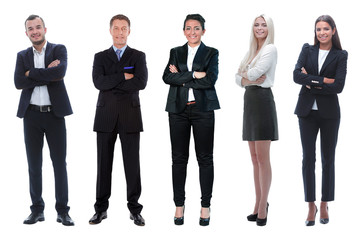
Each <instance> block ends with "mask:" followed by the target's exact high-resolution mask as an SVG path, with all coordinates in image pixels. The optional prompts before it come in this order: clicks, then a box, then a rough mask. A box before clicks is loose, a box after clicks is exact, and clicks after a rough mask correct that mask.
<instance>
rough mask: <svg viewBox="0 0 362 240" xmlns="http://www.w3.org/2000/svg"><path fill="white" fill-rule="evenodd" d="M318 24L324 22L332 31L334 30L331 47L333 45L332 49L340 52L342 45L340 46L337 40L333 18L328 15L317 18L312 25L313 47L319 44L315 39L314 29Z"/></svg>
mask: <svg viewBox="0 0 362 240" xmlns="http://www.w3.org/2000/svg"><path fill="white" fill-rule="evenodd" d="M318 22H326V23H328V24H329V26H331V28H332V31H333V30H334V29H336V31H335V33H334V35H333V37H332V45H333V47H335V48H337V49H339V50H342V45H341V41H340V40H339V36H338V31H337V27H336V24H335V23H334V20H333V18H332V17H331V16H329V15H322V16H320V17H319V18H317V20H316V21H315V24H314V45H318V44H319V41H318V39H317V33H316V29H315V26H316V25H317V23H318Z"/></svg>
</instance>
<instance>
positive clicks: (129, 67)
mask: <svg viewBox="0 0 362 240" xmlns="http://www.w3.org/2000/svg"><path fill="white" fill-rule="evenodd" d="M132 68H134V67H133V66H131V67H124V68H123V69H132Z"/></svg>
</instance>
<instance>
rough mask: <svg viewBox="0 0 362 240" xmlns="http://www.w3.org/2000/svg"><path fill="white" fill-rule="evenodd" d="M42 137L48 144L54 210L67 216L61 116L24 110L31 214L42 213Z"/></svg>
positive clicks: (64, 147) (63, 136) (65, 169)
mask: <svg viewBox="0 0 362 240" xmlns="http://www.w3.org/2000/svg"><path fill="white" fill-rule="evenodd" d="M44 135H45V137H46V140H47V142H48V146H49V152H50V158H51V160H52V163H53V168H54V179H55V199H56V204H55V208H56V210H57V212H58V213H60V214H61V213H67V212H68V211H69V207H68V206H67V204H68V177H67V168H66V165H67V164H66V160H65V158H66V144H67V142H66V128H65V120H64V117H61V118H59V117H56V116H55V115H54V114H53V113H52V112H46V113H45V112H40V111H35V110H30V109H28V110H27V112H26V115H25V117H24V139H25V147H26V154H27V159H28V168H29V183H30V196H31V200H32V205H31V207H30V209H31V211H32V212H43V210H44V201H43V198H42V165H43V153H42V150H43V145H44Z"/></svg>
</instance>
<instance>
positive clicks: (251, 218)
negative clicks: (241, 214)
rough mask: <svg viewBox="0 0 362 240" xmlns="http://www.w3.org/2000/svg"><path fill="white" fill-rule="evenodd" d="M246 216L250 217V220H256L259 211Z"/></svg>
mask: <svg viewBox="0 0 362 240" xmlns="http://www.w3.org/2000/svg"><path fill="white" fill-rule="evenodd" d="M246 218H247V219H248V221H249V222H255V221H256V219H257V218H258V213H255V214H250V215H249V216H247V217H246Z"/></svg>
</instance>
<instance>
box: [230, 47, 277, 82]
mask: <svg viewBox="0 0 362 240" xmlns="http://www.w3.org/2000/svg"><path fill="white" fill-rule="evenodd" d="M277 58H278V52H277V48H276V47H275V46H274V44H268V45H266V46H265V47H263V49H262V50H261V52H260V57H259V58H258V59H256V58H254V59H253V60H252V61H251V63H250V64H249V66H248V71H247V76H248V79H249V80H250V81H256V80H257V79H258V78H259V77H261V76H262V75H265V76H266V79H265V81H264V82H263V83H262V84H260V85H259V86H260V87H263V88H270V87H272V86H273V85H274V76H275V69H276V65H277ZM241 79H242V76H241V75H239V74H236V75H235V80H236V83H237V84H238V85H239V86H241V87H242V85H241Z"/></svg>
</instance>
